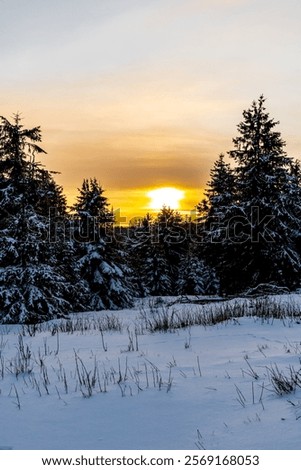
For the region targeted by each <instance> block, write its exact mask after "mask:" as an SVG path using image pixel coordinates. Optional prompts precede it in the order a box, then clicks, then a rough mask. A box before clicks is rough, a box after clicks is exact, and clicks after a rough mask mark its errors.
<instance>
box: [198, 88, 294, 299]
mask: <svg viewBox="0 0 301 470" xmlns="http://www.w3.org/2000/svg"><path fill="white" fill-rule="evenodd" d="M264 103H265V99H264V97H263V96H261V97H260V98H259V99H258V101H254V102H253V103H252V105H251V107H250V109H248V110H245V111H244V112H243V121H242V122H241V123H240V124H239V125H238V133H239V135H238V137H236V138H235V139H233V143H234V149H233V150H231V151H230V152H229V156H230V157H231V158H232V159H233V160H234V161H235V163H236V167H235V169H234V190H233V191H232V193H233V198H232V201H231V198H230V200H229V202H228V204H226V206H225V207H224V208H222V211H221V212H222V213H223V215H222V217H223V224H222V225H223V227H222V229H223V230H224V232H225V239H223V241H222V242H221V244H220V246H218V247H217V248H216V247H215V246H214V244H212V245H211V246H209V248H208V247H207V249H208V250H209V252H211V259H213V256H214V250H215V249H216V254H217V261H216V269H217V271H218V273H219V275H220V277H221V281H222V282H221V283H222V284H223V287H224V288H225V290H226V291H228V292H231V291H232V292H237V291H239V290H243V289H245V288H246V287H248V286H255V285H257V284H259V283H265V282H273V283H277V284H279V285H285V286H287V287H289V288H292V287H294V286H296V285H298V284H299V276H300V257H299V253H298V250H297V244H296V242H297V238H298V232H299V221H298V207H297V206H298V205H299V203H300V184H299V183H300V181H298V176H297V175H296V166H295V164H294V161H293V159H292V158H291V157H288V156H287V154H286V152H285V142H284V141H283V140H282V138H281V134H280V133H279V132H277V131H276V130H275V127H276V125H277V124H278V122H276V121H275V120H273V119H271V118H270V116H269V114H268V113H267V111H266V108H265V106H264ZM294 169H295V174H294ZM212 184H213V182H212ZM222 199H223V198H222ZM211 202H212V205H213V208H212V209H211V213H212V212H214V211H215V208H214V206H216V205H217V206H218V205H219V202H218V201H215V200H214V199H212V198H211ZM208 218H209V219H210V212H209V211H208ZM209 234H210V235H214V234H215V230H212V229H211V228H209Z"/></svg>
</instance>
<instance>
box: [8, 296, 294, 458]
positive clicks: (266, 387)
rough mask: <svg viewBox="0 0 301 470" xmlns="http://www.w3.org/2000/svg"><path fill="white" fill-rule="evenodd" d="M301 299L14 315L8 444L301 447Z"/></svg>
mask: <svg viewBox="0 0 301 470" xmlns="http://www.w3.org/2000/svg"><path fill="white" fill-rule="evenodd" d="M269 306H272V307H271V311H269ZM299 306H300V307H299ZM281 309H283V310H285V312H286V315H285V316H283V313H281V312H282V310H281ZM300 310H301V296H300V295H298V294H294V295H287V296H277V297H276V296H274V297H270V298H268V299H266V298H259V299H255V300H253V299H252V300H250V299H238V300H231V301H228V302H216V303H210V304H206V305H199V304H190V303H189V304H182V303H176V302H175V299H171V298H167V299H164V300H162V301H160V299H159V301H157V300H156V299H144V300H143V301H142V300H141V301H138V302H137V304H136V306H135V308H133V309H132V310H123V311H119V312H107V311H106V312H98V313H94V312H89V313H83V314H77V315H74V316H72V317H71V319H70V320H58V321H56V322H51V323H47V324H43V325H38V326H37V328H34V327H24V326H9V325H5V326H4V325H2V326H1V327H0V392H1V396H0V400H1V401H0V403H1V422H2V425H1V428H0V448H2V449H7V448H11V449H87V450H88V449H108V450H109V449H183V450H184V449H185V450H186V449H197V448H199V449H208V450H209V449H258V450H259V449H300V448H301V444H300V443H301V388H300V387H301V377H300V376H299V370H300V368H301V366H300V360H301V359H300V358H301V323H300V316H299V313H298V312H299V311H300ZM262 311H265V312H266V315H264V316H262ZM275 312H278V313H279V312H280V313H279V315H278V316H280V317H282V318H278V319H277V318H272V313H274V314H275ZM256 313H259V314H261V316H255V314H256ZM241 315H243V316H241ZM202 318H203V319H204V320H202ZM215 318H216V320H215ZM185 319H186V320H185ZM223 319H224V321H221V320H223ZM212 323H215V324H212ZM180 326H182V328H180ZM183 326H184V327H183Z"/></svg>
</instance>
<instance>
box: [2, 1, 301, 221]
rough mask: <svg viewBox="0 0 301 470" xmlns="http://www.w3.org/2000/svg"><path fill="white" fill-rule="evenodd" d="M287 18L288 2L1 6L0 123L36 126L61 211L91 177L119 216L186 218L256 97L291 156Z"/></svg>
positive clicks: (295, 97) (294, 66)
mask: <svg viewBox="0 0 301 470" xmlns="http://www.w3.org/2000/svg"><path fill="white" fill-rule="evenodd" d="M288 4H289V6H288ZM33 12H34V14H33ZM300 16H301V2H300V1H298V0H291V2H284V1H283V0H266V1H264V2H262V1H259V0H256V1H255V0H253V1H252V0H185V1H184V2H183V0H143V1H139V0H114V1H112V0H65V1H62V0H52V1H51V2H46V1H45V2H41V1H40V0H27V1H26V2H22V1H21V0H10V1H2V2H1V15H0V36H1V35H2V37H3V41H2V43H1V51H0V55H1V75H0V101H1V115H3V116H5V117H7V118H8V119H10V118H11V117H12V115H13V114H14V113H16V112H19V113H21V116H22V117H23V118H24V121H23V124H24V126H25V127H26V128H31V127H34V126H41V130H42V143H41V146H42V148H43V149H45V150H46V152H47V155H43V158H42V163H43V165H45V167H46V168H47V169H49V170H54V171H57V172H60V174H57V175H55V179H56V181H57V182H58V183H59V184H60V185H62V186H63V188H64V191H65V193H66V195H67V197H68V203H69V204H70V205H72V204H73V203H74V201H75V199H76V196H77V194H78V192H77V188H80V187H81V185H82V181H83V179H84V178H94V177H95V178H97V180H98V181H99V183H100V185H101V186H102V187H103V189H104V190H105V196H106V197H107V198H108V202H109V204H110V205H111V206H112V207H113V209H114V210H120V213H121V217H125V218H127V220H129V219H131V218H134V217H140V216H144V215H145V214H146V213H147V212H149V211H154V212H155V211H158V210H160V208H161V207H162V205H163V204H166V205H169V206H171V207H174V208H177V209H179V210H180V211H183V212H185V211H188V212H189V211H191V210H193V209H194V207H195V205H197V204H198V203H199V202H200V200H201V199H202V197H203V190H204V188H205V187H206V183H207V181H208V180H209V178H210V169H211V168H212V166H213V163H214V161H215V160H216V159H217V158H218V155H219V154H220V153H225V154H227V151H229V150H231V149H232V145H233V144H232V138H233V137H236V135H237V128H236V126H237V124H238V123H239V122H240V121H241V118H242V111H243V110H244V109H248V107H249V106H250V104H251V102H252V100H256V99H257V98H258V97H259V95H261V94H262V93H263V94H264V95H265V96H266V98H267V103H266V104H267V109H268V111H269V112H270V113H271V117H273V118H275V120H278V119H279V120H280V126H279V129H278V130H279V131H280V132H281V134H282V137H283V139H284V140H285V141H287V153H288V154H289V155H291V156H293V157H298V155H300V148H301V134H300V130H299V127H300V122H301V94H300V67H299V64H298V60H296V57H298V56H299V55H300V54H299V52H300V51H299V48H300V41H301V29H300V24H299V23H300ZM279 31H281V34H279ZM267 37H268V38H269V40H268V41H267V39H266V38H267ZM280 59H281V60H280ZM280 62H281V66H280V65H279V64H280ZM288 84H289V86H288ZM167 188H169V189H170V190H171V189H172V190H173V191H182V192H183V193H182V194H181V192H172V191H166V189H167ZM176 188H179V189H176ZM163 189H164V191H163ZM150 199H151V200H150Z"/></svg>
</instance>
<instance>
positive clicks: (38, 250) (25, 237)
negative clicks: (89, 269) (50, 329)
mask: <svg viewBox="0 0 301 470" xmlns="http://www.w3.org/2000/svg"><path fill="white" fill-rule="evenodd" d="M40 141H41V131H40V128H39V127H35V128H33V129H25V128H24V127H23V126H22V124H21V121H20V117H19V116H18V115H16V116H15V117H14V121H13V122H12V123H11V122H10V121H8V120H7V119H6V118H4V117H1V124H0V245H1V251H0V322H2V323H5V322H6V323H29V322H38V321H42V320H47V319H50V318H54V317H57V316H59V315H61V314H63V313H64V312H66V311H68V310H70V309H71V304H70V302H69V301H68V298H72V297H73V294H74V293H73V294H72V292H71V291H72V286H71V285H70V284H68V282H66V279H65V277H64V274H63V269H60V267H58V265H57V258H56V250H55V245H54V244H52V243H49V239H48V236H49V220H48V212H49V208H50V207H57V209H58V210H64V208H65V199H64V196H63V195H62V192H61V188H60V187H59V186H57V185H56V184H55V182H54V181H53V179H52V176H51V174H50V173H49V172H47V170H45V169H44V168H42V167H41V164H40V163H39V162H37V161H36V157H37V155H39V154H43V153H45V152H44V150H43V149H42V148H41V147H40V146H39V145H38V143H39V142H40Z"/></svg>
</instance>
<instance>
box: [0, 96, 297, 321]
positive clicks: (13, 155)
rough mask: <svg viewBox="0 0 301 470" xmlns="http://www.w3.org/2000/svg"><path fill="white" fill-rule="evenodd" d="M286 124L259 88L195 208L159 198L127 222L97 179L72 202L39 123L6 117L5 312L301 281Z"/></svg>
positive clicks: (0, 186)
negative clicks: (190, 212) (159, 204)
mask: <svg viewBox="0 0 301 470" xmlns="http://www.w3.org/2000/svg"><path fill="white" fill-rule="evenodd" d="M278 124H279V123H278V122H277V121H275V120H274V119H272V118H270V116H269V113H268V112H267V111H266V108H265V98H264V97H263V96H260V98H259V99H258V100H257V101H254V102H253V103H252V105H251V106H250V108H249V109H247V110H245V111H243V118H242V121H241V122H240V123H239V125H238V126H237V131H238V136H237V137H236V138H234V139H233V149H232V150H230V151H229V152H228V159H227V161H226V159H225V156H224V155H223V154H221V155H219V157H218V159H217V160H216V162H215V163H214V165H213V168H212V170H211V172H210V179H209V181H208V185H207V189H206V191H205V196H204V199H203V200H202V201H200V202H199V203H198V205H197V215H196V217H194V218H193V219H191V218H189V217H182V216H181V214H180V213H179V212H177V211H175V210H173V209H170V208H169V207H163V208H162V209H161V210H160V212H159V213H158V214H157V215H156V216H153V217H152V216H151V215H149V214H147V215H146V216H145V217H144V218H141V219H139V220H135V222H133V223H132V224H131V225H130V226H129V227H120V226H118V225H116V224H115V223H114V214H113V212H112V210H111V209H110V205H109V201H108V199H107V198H106V196H105V195H104V190H103V188H102V186H101V184H100V182H99V181H98V179H96V178H94V177H93V178H90V179H84V180H83V183H82V186H81V188H80V189H79V190H78V196H77V200H76V202H75V204H74V205H73V206H72V207H68V206H67V201H66V197H65V195H64V192H63V188H62V187H61V186H60V185H58V184H57V183H56V181H55V173H53V172H51V171H49V170H47V169H46V168H45V167H44V166H43V164H42V163H41V161H40V159H41V157H42V156H43V154H44V153H45V151H44V150H43V148H42V147H41V129H40V127H35V128H33V129H26V128H24V126H23V124H22V122H21V119H20V117H19V116H18V115H16V116H14V119H13V120H11V121H10V120H8V119H7V118H5V117H1V123H0V322H2V323H35V322H40V321H45V320H49V319H52V318H56V317H60V316H63V315H65V314H68V313H69V312H76V311H87V310H102V309H120V308H126V307H130V306H132V305H133V302H134V299H135V298H136V297H141V296H148V295H159V296H160V295H202V294H237V293H240V292H243V291H245V290H246V289H248V288H250V287H255V286H256V285H258V284H260V283H273V284H276V285H278V286H285V287H287V288H289V289H294V288H296V287H298V286H299V285H300V269H301V263H300V256H301V226H300V207H301V165H300V162H299V161H298V160H296V159H295V158H292V157H290V156H288V155H287V153H286V151H285V142H284V141H283V140H282V137H281V134H280V132H279V131H277V125H278ZM200 157H201V156H200ZM228 161H229V162H230V163H228Z"/></svg>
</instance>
